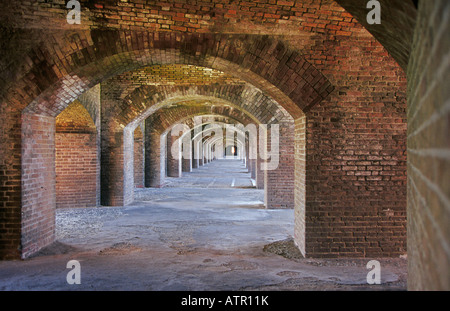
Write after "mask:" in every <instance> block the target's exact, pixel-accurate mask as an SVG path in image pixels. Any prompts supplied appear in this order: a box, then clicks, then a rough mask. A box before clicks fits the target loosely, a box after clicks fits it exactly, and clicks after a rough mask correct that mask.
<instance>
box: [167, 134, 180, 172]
mask: <svg viewBox="0 0 450 311" xmlns="http://www.w3.org/2000/svg"><path fill="white" fill-rule="evenodd" d="M179 138H180V136H172V134H171V132H169V133H168V134H167V145H166V148H167V176H169V177H181V176H182V161H181V139H179ZM174 153H175V154H174Z"/></svg>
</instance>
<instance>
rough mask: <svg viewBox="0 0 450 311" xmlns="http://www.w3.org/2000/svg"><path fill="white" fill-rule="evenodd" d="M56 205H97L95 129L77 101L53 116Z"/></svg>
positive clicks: (70, 206) (86, 112) (87, 114)
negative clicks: (54, 129) (54, 123)
mask: <svg viewBox="0 0 450 311" xmlns="http://www.w3.org/2000/svg"><path fill="white" fill-rule="evenodd" d="M55 122H56V134H55V171H56V207H57V208H72V207H93V206H97V183H98V181H97V177H98V161H97V157H98V154H97V129H96V127H95V124H94V122H93V120H92V118H91V116H90V114H89V113H88V111H87V110H86V109H85V108H84V107H83V105H82V104H81V103H80V102H79V101H74V102H73V103H71V104H70V105H69V106H68V107H67V108H66V109H65V110H64V111H63V112H62V113H60V114H59V115H58V116H57V117H56V120H55Z"/></svg>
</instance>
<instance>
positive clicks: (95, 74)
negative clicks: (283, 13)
mask: <svg viewBox="0 0 450 311" xmlns="http://www.w3.org/2000/svg"><path fill="white" fill-rule="evenodd" d="M129 35H130V36H131V40H127V37H128V33H127V34H125V33H123V32H121V31H119V30H117V31H116V30H105V31H95V34H94V33H93V32H92V33H91V32H85V33H82V34H80V37H81V38H86V40H82V44H81V45H82V46H80V49H82V50H83V51H85V53H84V54H83V53H82V52H81V51H80V50H76V51H73V52H72V53H71V54H69V55H67V56H66V59H72V60H73V63H70V64H67V61H66V60H62V59H57V58H56V57H57V56H56V55H53V57H55V58H54V59H46V60H44V61H39V62H38V63H35V64H33V66H32V68H31V69H30V72H32V73H33V74H34V75H35V76H36V77H35V79H33V80H31V81H30V79H29V78H28V76H26V75H25V76H26V78H25V79H26V80H25V79H24V82H25V81H27V82H33V81H40V82H39V83H40V84H39V85H33V84H31V85H29V86H28V88H27V89H28V90H29V92H28V94H29V95H28V94H27V95H28V96H27V98H28V100H25V104H21V105H19V107H18V108H19V109H20V110H22V109H23V108H25V106H27V101H28V103H29V104H30V105H29V107H27V111H28V112H32V111H35V112H39V114H46V115H54V114H57V113H58V111H61V110H62V109H63V108H64V106H65V105H66V102H67V101H73V100H74V99H75V98H76V97H77V96H79V95H81V94H82V93H83V92H84V91H86V90H87V89H89V88H90V87H92V86H94V85H96V84H98V83H99V82H101V81H103V80H105V78H108V77H111V76H113V75H117V74H118V73H122V72H126V71H130V70H133V69H137V68H141V67H144V66H148V65H151V64H167V63H176V64H193V65H198V66H203V67H208V68H213V69H217V70H221V71H223V72H228V73H232V74H233V75H234V76H236V77H238V78H240V79H242V80H244V81H247V82H248V83H250V84H252V85H255V86H256V87H258V88H260V89H261V90H263V91H264V92H266V93H267V94H269V95H270V96H271V97H273V98H274V99H275V100H276V101H278V102H279V103H280V104H281V105H283V106H284V107H285V108H286V110H287V111H288V112H289V113H290V114H291V115H292V116H293V117H294V118H295V117H296V116H299V115H300V114H301V110H305V109H309V108H310V107H312V106H313V105H315V104H317V103H319V102H321V101H322V100H323V99H324V98H326V97H327V96H328V94H329V93H330V92H331V91H332V90H333V86H332V85H331V83H330V82H329V81H328V79H327V78H326V77H325V76H324V75H323V74H321V73H320V72H319V71H318V70H317V69H316V68H315V67H314V66H313V65H311V64H310V63H309V62H308V61H306V60H305V58H304V57H303V56H302V55H301V54H300V53H299V52H298V51H295V50H293V49H291V48H289V47H288V46H287V45H286V44H285V43H283V42H282V41H280V40H277V39H274V38H271V37H268V36H247V35H221V34H214V35H211V34H184V33H166V34H164V33H162V34H159V33H146V32H131V33H130V34H129ZM93 37H94V40H89V38H90V39H92V38H93ZM133 41H135V42H138V43H141V44H134V45H133V44H131V42H133ZM89 42H91V43H92V44H89ZM150 45H151V46H152V48H149V46H150ZM56 48H58V47H55V49H56ZM49 54H50V53H49ZM90 54H93V55H90ZM31 59H33V60H34V58H31ZM61 64H66V65H68V67H69V68H68V69H67V68H66V72H62V71H57V72H55V68H54V67H53V66H56V67H58V68H60V67H61ZM64 68H65V67H64ZM43 69H45V70H43ZM40 78H42V79H40ZM18 84H19V85H20V84H21V83H20V82H19V83H18ZM35 84H36V82H35ZM18 91H19V90H18ZM9 94H10V95H11V96H12V98H10V101H13V102H14V99H17V96H19V97H20V99H21V102H22V103H23V98H21V97H22V96H21V95H22V94H21V93H14V92H10V93H9ZM14 103H15V102H14ZM20 107H22V108H20Z"/></svg>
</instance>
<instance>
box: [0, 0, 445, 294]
mask: <svg viewBox="0 0 450 311" xmlns="http://www.w3.org/2000/svg"><path fill="white" fill-rule="evenodd" d="M79 2H80V7H81V15H80V16H81V20H80V23H79V24H70V23H68V22H67V18H66V17H67V14H68V9H67V8H66V6H65V2H64V1H54V2H48V1H44V0H37V1H27V2H18V3H17V2H9V3H5V2H2V4H1V10H0V18H1V21H2V22H1V26H0V27H1V28H0V43H1V51H2V56H1V59H0V66H1V74H0V113H1V115H2V120H1V122H0V233H1V236H0V258H2V259H4V260H8V259H17V258H27V257H29V256H31V255H32V254H34V253H36V252H37V251H39V250H40V249H42V248H43V247H45V246H47V245H49V244H51V243H52V242H53V241H54V240H55V210H56V208H59V207H72V206H73V205H75V204H76V205H77V206H79V207H83V206H84V207H86V206H90V207H91V206H101V205H103V206H124V205H127V204H129V203H131V202H133V198H134V189H135V188H136V187H163V186H164V183H165V177H166V176H172V177H179V176H181V175H182V174H183V172H186V171H191V170H192V169H195V168H197V167H199V166H201V165H203V164H204V163H207V162H208V161H211V160H212V159H213V158H214V156H217V153H215V152H216V150H217V149H218V147H217V146H219V145H222V144H225V145H227V144H228V145H229V144H232V145H233V148H236V149H237V150H239V152H238V153H236V154H237V155H238V157H239V158H240V159H242V160H243V161H244V162H245V163H246V166H247V168H248V169H249V171H250V172H251V174H252V177H253V178H255V181H256V187H258V188H261V189H264V191H265V207H266V208H268V209H277V208H278V209H294V213H295V229H294V231H295V234H294V240H295V244H296V245H297V247H298V248H299V250H300V251H301V253H302V254H303V256H305V257H394V256H395V257H398V256H399V255H402V254H405V253H408V262H409V280H408V282H409V284H408V286H409V288H410V289H449V288H450V276H449V275H450V274H449V273H450V272H449V270H448V268H449V266H450V265H449V258H450V232H449V219H450V217H449V216H450V204H449V201H450V188H449V185H450V182H449V171H450V165H449V163H450V156H449V148H450V140H449V137H450V136H449V126H450V125H449V124H450V121H449V120H450V117H449V109H448V107H449V104H448V98H449V91H448V88H447V86H446V83H445V82H446V81H449V76H448V75H449V69H448V68H449V62H448V59H449V49H448V42H449V41H448V38H447V37H446V35H445V34H446V33H447V31H448V28H449V13H450V4H449V3H448V1H444V0H442V1H440V0H439V1H438V0H436V1H432V2H431V1H409V0H404V1H402V0H392V1H388V0H385V1H379V2H380V5H381V7H382V22H381V24H373V25H371V24H368V22H367V20H366V15H367V12H368V9H367V8H366V5H365V3H362V2H364V1H362V2H358V1H347V0H335V1H334V0H293V1H281V0H280V1H271V0H270V1H269V0H261V1H245V0H242V1H203V0H197V1H186V2H183V1H176V2H175V1H160V2H154V1H141V0H139V1H138V0H128V1H116V0H111V1H83V0H81V1H79ZM180 124H181V125H182V128H184V129H186V131H184V132H183V133H181V132H178V129H179V127H178V126H179V125H180ZM211 124H222V125H223V128H225V127H226V125H234V126H235V127H239V128H244V131H242V132H239V133H240V135H241V136H242V137H244V139H243V140H236V141H233V142H231V143H230V142H227V141H224V140H222V139H217V138H215V135H213V134H212V133H211V127H209V125H211ZM253 125H256V127H261V126H266V127H267V129H268V131H267V133H266V134H261V133H258V135H257V139H255V141H256V145H257V146H256V149H258V150H259V149H263V150H265V149H270V147H269V148H267V146H271V143H272V141H273V137H275V136H274V135H273V134H274V133H276V134H277V137H278V138H279V142H280V148H279V154H278V155H277V156H279V162H278V165H277V166H276V168H274V169H270V170H265V169H262V167H264V165H262V164H264V162H265V159H264V158H263V157H262V156H260V155H257V156H255V157H252V156H251V155H252V147H251V146H252V144H251V143H252V142H253V140H252V138H251V137H250V135H249V134H248V131H246V130H245V129H249V128H251V126H253ZM175 129H177V130H175ZM276 129H279V130H276ZM217 131H218V130H217V129H216V132H217ZM198 133H200V134H202V135H200V136H199V135H198ZM216 134H217V133H216ZM238 136H239V135H238ZM199 137H200V138H199ZM178 138H179V139H178ZM175 141H176V142H181V141H183V142H185V143H184V144H183V147H180V148H179V150H178V155H179V154H181V153H183V154H187V155H188V156H185V157H183V159H182V160H180V159H178V158H177V157H176V156H174V154H173V153H174V149H173V146H174V142H175ZM180 146H181V145H180ZM227 150H228V149H227ZM233 150H234V149H233ZM222 155H223V154H222ZM407 155H408V158H407ZM74 172H76V174H75V173H74Z"/></svg>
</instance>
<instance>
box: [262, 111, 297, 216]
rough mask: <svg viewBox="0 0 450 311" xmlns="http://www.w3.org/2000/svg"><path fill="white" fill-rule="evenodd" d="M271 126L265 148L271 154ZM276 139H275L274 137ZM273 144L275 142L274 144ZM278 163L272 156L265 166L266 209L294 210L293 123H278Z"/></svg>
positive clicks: (272, 131) (286, 121)
mask: <svg viewBox="0 0 450 311" xmlns="http://www.w3.org/2000/svg"><path fill="white" fill-rule="evenodd" d="M272 134H275V133H274V130H273V125H272V126H269V127H268V131H267V136H266V139H267V140H266V146H267V150H268V154H269V155H270V154H271V153H272V150H270V149H271V148H272V147H271V145H272ZM274 138H276V137H274ZM274 143H275V142H274ZM278 145H279V154H278V157H279V159H278V163H276V161H274V160H275V158H274V157H275V155H272V156H271V157H270V158H269V160H268V161H266V164H263V165H265V166H266V167H267V168H268V169H267V170H266V171H265V181H264V186H265V189H266V191H265V194H266V208H292V209H293V208H294V176H295V175H294V170H295V166H294V122H293V121H290V120H283V121H282V122H280V123H279V142H278Z"/></svg>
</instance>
